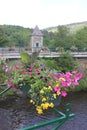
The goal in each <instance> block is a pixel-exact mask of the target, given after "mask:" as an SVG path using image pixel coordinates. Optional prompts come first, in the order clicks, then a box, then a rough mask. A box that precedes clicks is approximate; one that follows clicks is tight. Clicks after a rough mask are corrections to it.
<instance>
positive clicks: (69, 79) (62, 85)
mask: <svg viewBox="0 0 87 130" xmlns="http://www.w3.org/2000/svg"><path fill="white" fill-rule="evenodd" d="M81 78H82V73H80V72H77V71H72V72H66V73H59V72H57V71H56V70H49V69H48V68H46V67H45V65H44V64H39V63H38V62H36V63H33V64H32V65H28V64H21V65H18V64H16V65H15V66H14V68H13V70H12V72H11V79H10V80H9V81H8V86H10V85H12V87H13V88H14V87H15V88H16V89H21V90H22V91H23V92H25V93H26V94H27V95H28V96H29V97H30V101H29V102H30V103H31V104H33V105H34V106H35V107H36V110H37V112H38V114H42V113H43V112H44V111H45V110H47V109H48V108H53V107H54V106H55V105H56V104H55V101H56V103H57V104H58V103H59V101H60V100H59V99H60V97H62V96H63V97H66V96H67V92H68V91H70V90H71V89H73V88H74V87H75V86H77V85H79V80H80V79H81ZM57 99H58V100H57Z"/></svg>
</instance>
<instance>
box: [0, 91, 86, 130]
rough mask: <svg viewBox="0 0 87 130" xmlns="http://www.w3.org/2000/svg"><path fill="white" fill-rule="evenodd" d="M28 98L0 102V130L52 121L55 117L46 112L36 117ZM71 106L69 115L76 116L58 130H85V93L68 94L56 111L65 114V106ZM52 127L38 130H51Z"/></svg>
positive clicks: (13, 98)
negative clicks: (67, 104)
mask: <svg viewBox="0 0 87 130" xmlns="http://www.w3.org/2000/svg"><path fill="white" fill-rule="evenodd" d="M28 102H29V101H28V98H27V97H24V98H20V97H17V96H12V97H8V98H7V99H6V100H3V99H1V100H0V130H18V129H20V128H24V127H28V126H30V125H33V124H37V123H40V122H43V121H46V120H48V119H54V118H55V117H57V115H56V114H55V113H54V112H52V111H48V112H46V113H45V114H44V115H38V114H37V113H36V111H35V108H34V107H32V106H31V105H30V104H29V103H28ZM66 103H70V104H71V113H74V114H75V115H76V116H75V117H74V118H72V119H70V120H68V121H67V122H65V123H64V124H63V125H62V126H61V127H60V128H59V130H73V129H74V130H87V91H85V92H76V93H73V94H69V95H68V96H67V97H66V98H63V99H62V102H61V104H60V105H59V106H58V109H59V110H61V111H62V112H65V104H66ZM53 126H54V125H51V126H47V127H45V128H44V127H43V128H40V129H38V130H52V128H53Z"/></svg>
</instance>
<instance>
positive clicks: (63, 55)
mask: <svg viewBox="0 0 87 130" xmlns="http://www.w3.org/2000/svg"><path fill="white" fill-rule="evenodd" d="M57 64H58V66H59V68H60V70H61V71H63V72H66V71H72V70H74V69H76V66H77V61H76V59H74V58H73V56H72V54H71V52H70V51H63V50H62V51H61V52H60V57H59V58H57Z"/></svg>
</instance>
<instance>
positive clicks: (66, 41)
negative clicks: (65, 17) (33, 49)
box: [0, 23, 87, 51]
mask: <svg viewBox="0 0 87 130" xmlns="http://www.w3.org/2000/svg"><path fill="white" fill-rule="evenodd" d="M79 25H80V24H79ZM85 25H86V26H87V23H86V24H84V28H83V27H81V28H80V29H79V30H78V29H77V30H78V31H76V32H75V33H72V32H73V30H72V28H73V25H69V26H68V25H65V26H64V25H61V26H58V27H57V30H56V31H54V32H50V31H47V30H46V29H45V30H42V32H43V36H44V37H43V40H44V41H43V43H44V46H45V47H48V48H50V49H51V50H52V51H56V48H58V47H59V48H60V47H63V48H64V49H65V50H70V48H71V47H72V46H75V47H76V48H77V50H76V51H86V50H87V27H86V26H85ZM75 26H77V24H75ZM75 26H74V30H75ZM0 30H1V32H3V33H1V37H0V46H1V47H8V46H19V47H25V46H28V48H29V49H30V36H31V33H32V29H29V28H24V27H20V26H11V25H0ZM53 48H55V49H53Z"/></svg>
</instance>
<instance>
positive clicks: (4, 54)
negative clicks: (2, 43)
mask: <svg viewBox="0 0 87 130" xmlns="http://www.w3.org/2000/svg"><path fill="white" fill-rule="evenodd" d="M21 51H26V52H27V53H28V54H30V55H31V54H32V52H31V50H28V49H27V50H25V49H24V48H15V50H10V51H9V48H0V58H6V59H19V58H20V52H21ZM71 53H72V55H73V57H77V58H87V51H85V52H84V51H83V52H78V51H76V52H72V51H71ZM59 56H60V52H58V51H55V50H54V51H50V50H44V51H41V52H40V54H39V57H59Z"/></svg>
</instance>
